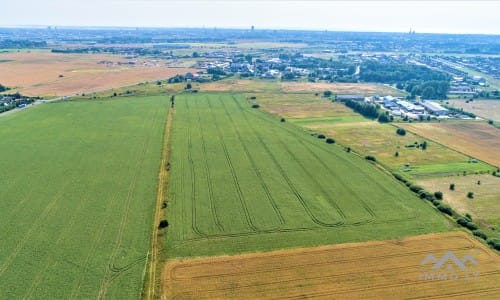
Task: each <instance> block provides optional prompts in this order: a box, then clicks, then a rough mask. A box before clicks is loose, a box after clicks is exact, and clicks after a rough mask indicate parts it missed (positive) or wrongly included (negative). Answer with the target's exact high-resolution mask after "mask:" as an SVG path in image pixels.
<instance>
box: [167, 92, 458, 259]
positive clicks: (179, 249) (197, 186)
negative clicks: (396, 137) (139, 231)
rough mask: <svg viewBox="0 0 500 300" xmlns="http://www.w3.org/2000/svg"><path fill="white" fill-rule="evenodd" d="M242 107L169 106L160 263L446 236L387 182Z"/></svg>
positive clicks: (354, 160)
mask: <svg viewBox="0 0 500 300" xmlns="http://www.w3.org/2000/svg"><path fill="white" fill-rule="evenodd" d="M250 106H251V104H250V103H249V102H247V101H246V100H245V97H244V96H243V95H235V94H213V93H207V94H191V95H187V94H183V95H178V96H177V97H176V104H175V114H174V115H175V117H174V126H173V135H172V137H173V140H172V163H171V169H170V170H171V174H172V176H171V178H170V195H169V200H168V201H169V202H168V207H169V208H168V213H167V217H168V220H169V223H170V224H171V226H169V229H168V235H167V237H166V245H165V251H166V255H167V257H169V258H171V257H190V256H208V255H220V254H234V253H241V252H252V251H263V250H275V249H283V248H291V247H301V246H315V245H324V244H331V243H342V242H352V241H366V240H374V239H379V240H380V239H387V238H396V237H403V236H408V235H415V234H422V233H429V232H439V231H444V230H447V228H448V225H447V221H446V220H445V219H444V218H442V217H441V216H440V215H439V214H438V213H437V211H436V210H435V209H434V208H432V207H431V206H430V205H429V204H428V203H426V202H425V201H422V200H420V199H418V197H416V196H415V195H414V194H412V193H410V192H409V191H408V189H407V188H406V187H404V186H402V185H400V184H397V183H396V182H395V180H394V179H393V178H392V177H391V176H389V175H387V174H386V173H384V172H382V171H381V170H379V169H378V168H376V167H374V166H373V165H371V164H370V163H368V162H366V161H365V160H363V159H361V158H359V157H358V156H356V155H353V154H352V153H347V152H346V151H344V149H343V148H342V147H339V146H337V145H329V144H326V143H325V141H324V140H319V139H317V138H315V137H312V136H310V135H309V134H307V133H305V132H304V131H302V130H300V129H298V128H297V127H296V126H295V125H293V124H287V123H281V122H280V121H279V119H276V118H274V117H272V116H270V115H269V114H266V113H262V112H261V111H259V110H257V109H253V108H250Z"/></svg>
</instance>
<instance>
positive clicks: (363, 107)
mask: <svg viewBox="0 0 500 300" xmlns="http://www.w3.org/2000/svg"><path fill="white" fill-rule="evenodd" d="M344 104H345V105H346V106H347V107H350V108H352V109H353V110H354V111H355V112H357V113H360V114H362V115H363V116H365V117H367V118H371V119H375V118H377V117H378V115H379V112H378V107H377V105H375V104H371V103H366V102H358V101H354V100H346V101H344Z"/></svg>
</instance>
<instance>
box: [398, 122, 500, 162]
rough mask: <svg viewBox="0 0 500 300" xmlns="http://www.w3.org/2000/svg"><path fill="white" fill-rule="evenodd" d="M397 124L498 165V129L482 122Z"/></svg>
mask: <svg viewBox="0 0 500 300" xmlns="http://www.w3.org/2000/svg"><path fill="white" fill-rule="evenodd" d="M399 125H400V126H401V127H403V128H405V129H407V130H409V131H411V132H414V133H416V134H418V135H421V136H424V137H426V138H428V139H431V140H433V141H437V142H439V143H441V144H444V145H446V146H448V147H450V148H452V149H456V150H458V151H460V152H462V153H465V154H467V155H470V156H473V157H475V158H477V159H479V160H482V161H485V162H487V163H490V164H492V165H494V166H496V167H499V166H500V155H498V151H500V130H498V129H497V128H495V127H493V126H491V125H488V124H486V123H484V122H475V121H449V122H441V123H405V124H403V123H402V124H399Z"/></svg>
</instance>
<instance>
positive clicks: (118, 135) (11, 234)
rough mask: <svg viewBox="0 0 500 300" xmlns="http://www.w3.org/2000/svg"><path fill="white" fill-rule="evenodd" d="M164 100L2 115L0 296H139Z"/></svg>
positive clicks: (47, 107)
mask: <svg viewBox="0 0 500 300" xmlns="http://www.w3.org/2000/svg"><path fill="white" fill-rule="evenodd" d="M167 107H168V98H167V97H166V96H163V97H152V98H126V99H120V100H107V101H96V100H95V101H72V102H59V103H50V104H44V105H40V106H37V107H34V108H32V109H30V110H29V111H22V112H19V113H17V114H14V115H11V116H7V117H5V118H2V119H0V140H1V142H0V157H1V159H0V170H1V172H0V182H1V186H2V187H1V188H0V228H1V230H0V243H1V249H2V250H1V251H0V287H1V288H0V298H1V299H31V298H35V299H96V298H110V299H130V298H136V299H139V298H140V297H141V290H142V287H143V273H144V270H145V264H146V257H147V254H148V250H149V245H150V244H149V241H150V237H151V226H152V219H153V210H154V205H155V199H156V190H157V182H158V170H159V164H160V156H161V146H162V136H163V129H164V126H165V120H166V115H167V109H168V108H167Z"/></svg>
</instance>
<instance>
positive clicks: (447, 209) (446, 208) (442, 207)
mask: <svg viewBox="0 0 500 300" xmlns="http://www.w3.org/2000/svg"><path fill="white" fill-rule="evenodd" d="M437 209H439V211H441V212H443V213H445V214H447V215H450V216H451V215H453V209H451V207H449V206H448V205H445V204H442V203H441V204H439V205H438V206H437Z"/></svg>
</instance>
